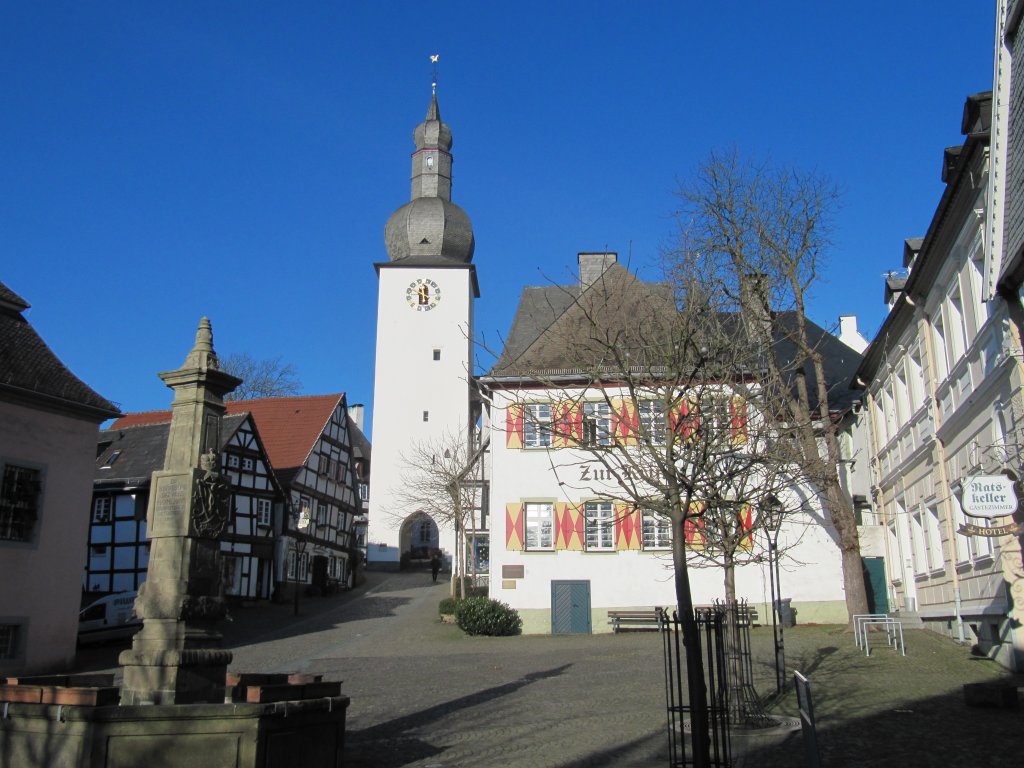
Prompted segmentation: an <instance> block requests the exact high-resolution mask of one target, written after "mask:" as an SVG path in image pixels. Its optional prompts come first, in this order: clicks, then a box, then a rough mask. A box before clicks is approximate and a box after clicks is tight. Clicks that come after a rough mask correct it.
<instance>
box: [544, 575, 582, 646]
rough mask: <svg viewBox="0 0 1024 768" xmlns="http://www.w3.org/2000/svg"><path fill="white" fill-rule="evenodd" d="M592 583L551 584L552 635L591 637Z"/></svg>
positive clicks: (562, 582)
mask: <svg viewBox="0 0 1024 768" xmlns="http://www.w3.org/2000/svg"><path fill="white" fill-rule="evenodd" d="M590 631H591V628H590V582H589V581H552V582H551V634H553V635H589V634H590Z"/></svg>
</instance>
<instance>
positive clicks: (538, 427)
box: [523, 403, 554, 448]
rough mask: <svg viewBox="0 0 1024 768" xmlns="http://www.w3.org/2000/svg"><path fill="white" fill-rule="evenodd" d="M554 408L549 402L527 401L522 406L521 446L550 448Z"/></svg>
mask: <svg viewBox="0 0 1024 768" xmlns="http://www.w3.org/2000/svg"><path fill="white" fill-rule="evenodd" d="M553 417H554V409H553V408H552V406H551V403H527V404H526V405H525V406H524V407H523V447H524V448H550V447H551V433H552V425H553Z"/></svg>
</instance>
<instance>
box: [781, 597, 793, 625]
mask: <svg viewBox="0 0 1024 768" xmlns="http://www.w3.org/2000/svg"><path fill="white" fill-rule="evenodd" d="M777 607H778V611H779V623H780V624H781V625H782V626H783V627H784V628H788V627H795V626H796V611H794V610H793V598H791V597H784V598H782V599H781V600H779V602H778V606H777Z"/></svg>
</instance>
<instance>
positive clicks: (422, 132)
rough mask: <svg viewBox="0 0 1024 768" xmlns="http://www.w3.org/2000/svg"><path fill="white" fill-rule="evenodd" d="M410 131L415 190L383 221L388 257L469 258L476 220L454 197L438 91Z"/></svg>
mask: <svg viewBox="0 0 1024 768" xmlns="http://www.w3.org/2000/svg"><path fill="white" fill-rule="evenodd" d="M412 136H413V141H414V142H415V144H416V151H414V152H413V153H412V194H411V199H410V200H409V202H408V203H406V204H405V205H403V206H402V207H401V208H399V209H398V210H397V211H395V212H394V213H393V214H391V218H389V219H388V222H387V224H386V225H385V227H384V243H385V245H386V247H387V251H388V258H389V259H391V261H402V260H405V259H412V260H413V261H414V262H415V263H417V264H424V265H425V264H430V263H439V264H444V263H448V264H450V263H462V264H468V263H469V262H470V261H472V259H473V247H474V241H473V225H472V224H471V223H470V221H469V216H467V215H466V212H465V211H464V210H462V209H461V208H460V207H459V206H457V205H456V204H455V203H453V202H452V155H451V148H452V131H451V128H449V127H448V125H447V124H445V123H443V122H441V109H440V107H438V105H437V94H436V93H434V94H432V95H431V97H430V107H429V108H428V109H427V117H426V119H425V120H424V121H423V122H422V123H420V124H419V125H417V126H416V129H415V130H414V131H413V134H412Z"/></svg>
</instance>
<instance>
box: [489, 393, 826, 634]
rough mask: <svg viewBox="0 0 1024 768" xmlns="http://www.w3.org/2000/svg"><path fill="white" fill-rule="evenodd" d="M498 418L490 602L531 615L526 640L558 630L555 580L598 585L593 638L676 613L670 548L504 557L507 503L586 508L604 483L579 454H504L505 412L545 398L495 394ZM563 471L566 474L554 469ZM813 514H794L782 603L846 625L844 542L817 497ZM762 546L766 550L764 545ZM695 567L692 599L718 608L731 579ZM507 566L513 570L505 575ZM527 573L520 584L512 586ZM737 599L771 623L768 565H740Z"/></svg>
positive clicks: (785, 543)
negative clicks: (587, 476) (661, 610)
mask: <svg viewBox="0 0 1024 768" xmlns="http://www.w3.org/2000/svg"><path fill="white" fill-rule="evenodd" d="M493 394H494V397H493V401H494V408H493V410H492V412H491V419H492V425H493V426H492V434H491V456H492V467H491V469H492V472H491V492H490V528H491V566H490V584H491V590H490V594H491V597H493V598H496V599H498V600H501V601H503V602H505V603H508V604H509V605H510V606H511V607H513V608H516V609H517V610H518V611H519V612H520V614H521V615H522V616H523V620H524V632H528V633H545V632H550V631H551V624H550V621H551V618H550V614H551V582H552V581H553V580H585V581H589V582H590V599H591V615H592V626H593V631H595V632H600V631H607V630H608V629H609V627H608V624H607V610H608V609H610V608H640V607H645V608H646V607H654V606H664V607H674V606H675V604H676V599H675V583H674V578H673V571H672V568H671V554H670V552H669V551H668V550H654V551H642V550H640V551H638V550H622V551H602V552H586V551H583V552H579V551H569V550H558V551H541V552H528V551H510V550H508V549H506V541H507V538H506V533H507V531H506V507H505V505H506V504H507V503H516V502H524V501H551V502H556V501H568V502H579V501H582V500H584V499H586V498H598V497H600V496H601V495H602V494H601V482H597V483H593V484H592V485H591V486H590V488H591V490H590V491H589V492H588V490H586V489H585V488H583V487H582V486H584V485H586V484H585V483H583V482H581V479H580V477H581V475H580V472H581V470H580V462H581V461H582V462H583V463H587V462H586V456H585V454H580V453H578V452H574V451H572V449H565V448H563V449H554V450H547V449H510V448H507V447H506V439H505V438H506V430H505V424H506V418H505V414H506V406H507V404H508V403H509V402H511V401H517V400H520V399H522V398H524V397H525V398H526V399H538V400H543V399H545V396H544V392H543V390H539V391H538V390H532V391H523V392H511V391H501V390H499V391H495V392H494V393H493ZM555 466H558V467H560V469H557V470H556V469H555V468H554V467H555ZM801 495H802V496H803V497H804V498H805V499H806V504H805V511H803V512H801V513H799V514H795V515H792V516H791V517H790V518H789V520H788V522H787V524H786V525H785V526H784V528H783V530H782V532H781V534H780V540H779V544H780V546H781V547H783V548H785V549H787V550H788V553H787V555H786V557H785V558H784V560H783V562H782V565H781V583H782V595H783V597H784V598H791V599H792V601H793V607H794V608H795V609H796V610H797V620H798V621H818V622H842V621H845V618H846V609H845V601H844V593H843V588H842V584H843V579H842V562H841V557H840V553H839V549H838V546H837V544H836V534H835V531H834V529H833V528H832V525H831V522H830V521H829V520H828V518H827V516H826V515H825V514H824V513H823V511H822V508H821V504H820V501H819V499H818V497H817V496H816V495H813V494H809V493H802V494H801ZM763 536H764V534H761V537H762V541H759V542H758V546H761V547H763V546H764V544H763ZM692 562H693V565H694V567H692V568H691V569H690V583H691V593H692V596H693V601H694V603H695V604H697V605H701V604H709V603H712V602H713V601H714V600H715V599H717V598H721V597H723V596H724V586H723V573H722V570H721V569H720V568H718V567H707V566H702V565H701V564H700V562H699V561H697V560H696V559H694V560H693V561H692ZM506 566H511V568H509V569H506ZM520 566H521V567H522V577H521V578H520V577H514V578H505V576H507V575H509V574H510V573H511V574H514V573H516V572H517V571H518V567H520ZM736 589H737V596H738V597H740V598H746V599H747V600H748V601H750V602H751V603H757V604H761V608H760V611H761V621H770V607H768V606H770V601H771V598H770V587H769V574H768V566H767V563H756V564H749V565H744V566H741V567H740V568H738V569H737V572H736Z"/></svg>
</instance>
